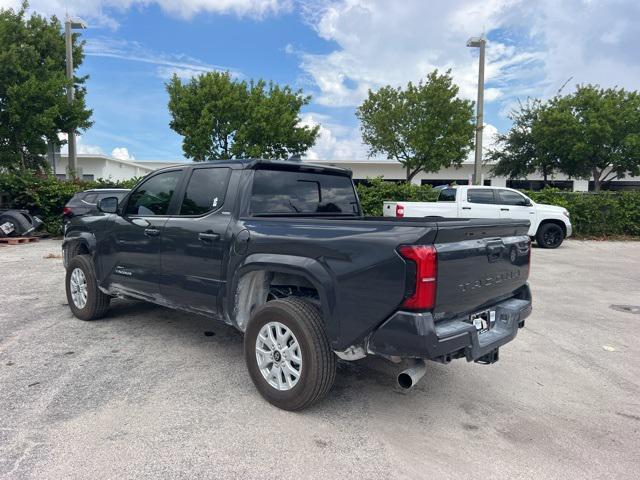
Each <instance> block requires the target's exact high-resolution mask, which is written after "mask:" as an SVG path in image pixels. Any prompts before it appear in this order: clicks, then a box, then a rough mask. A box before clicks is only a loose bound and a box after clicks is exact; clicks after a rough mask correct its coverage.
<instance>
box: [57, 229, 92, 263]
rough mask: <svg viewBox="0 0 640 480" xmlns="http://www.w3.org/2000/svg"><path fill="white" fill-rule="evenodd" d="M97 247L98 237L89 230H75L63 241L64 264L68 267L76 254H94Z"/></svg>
mask: <svg viewBox="0 0 640 480" xmlns="http://www.w3.org/2000/svg"><path fill="white" fill-rule="evenodd" d="M95 249H96V238H95V237H94V236H93V234H91V233H89V232H74V233H73V234H71V235H68V236H66V237H65V239H64V240H63V241H62V253H63V254H64V255H63V259H64V266H65V268H67V266H68V265H69V262H70V261H71V259H72V258H73V257H75V256H76V255H91V256H93V254H94V252H95Z"/></svg>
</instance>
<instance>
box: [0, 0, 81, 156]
mask: <svg viewBox="0 0 640 480" xmlns="http://www.w3.org/2000/svg"><path fill="white" fill-rule="evenodd" d="M27 8H28V4H27V2H24V3H23V4H22V6H21V7H20V9H19V10H17V11H16V10H13V9H8V10H0V45H2V48H0V165H3V166H21V167H23V168H24V167H31V166H35V165H38V164H40V163H41V162H42V155H44V154H45V153H46V151H47V141H49V142H52V143H55V144H58V145H59V144H61V143H62V142H61V141H60V140H59V139H58V133H59V132H67V131H69V130H71V129H73V130H78V129H86V128H88V127H89V126H91V121H90V120H89V119H90V117H91V110H88V109H87V108H86V105H85V93H86V92H85V89H84V87H83V85H84V83H85V81H86V79H87V77H75V78H74V81H73V86H74V88H75V89H76V96H75V99H74V101H73V103H72V104H69V103H68V102H67V97H66V92H67V88H68V87H70V82H69V81H68V80H67V78H66V75H65V42H64V34H63V32H62V25H61V24H60V21H59V20H58V19H57V18H56V17H52V18H50V19H47V18H44V17H42V16H39V15H36V14H33V15H31V16H27V14H26V10H27ZM82 47H83V43H79V42H78V41H77V37H76V36H75V35H74V45H73V59H74V69H75V68H77V67H78V66H79V65H80V64H81V63H82V60H83V53H82Z"/></svg>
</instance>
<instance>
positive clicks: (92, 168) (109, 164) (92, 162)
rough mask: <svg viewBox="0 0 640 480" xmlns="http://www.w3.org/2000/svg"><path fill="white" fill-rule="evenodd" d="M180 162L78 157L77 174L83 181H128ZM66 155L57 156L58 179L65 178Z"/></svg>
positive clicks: (104, 156) (99, 156)
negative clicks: (101, 179) (100, 179)
mask: <svg viewBox="0 0 640 480" xmlns="http://www.w3.org/2000/svg"><path fill="white" fill-rule="evenodd" d="M176 163H180V162H138V161H130V160H120V159H117V158H113V157H109V156H107V155H78V164H77V172H76V173H77V174H78V177H80V178H82V179H83V180H97V179H99V178H104V179H105V180H108V179H111V180H128V179H130V178H133V177H143V176H145V175H147V174H148V173H151V172H153V171H154V170H157V169H158V168H161V167H168V166H170V165H175V164H176ZM68 165H69V164H68V158H67V156H66V155H62V156H57V155H56V162H55V174H56V176H57V177H58V178H66V176H67V168H68Z"/></svg>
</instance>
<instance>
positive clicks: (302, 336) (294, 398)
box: [244, 297, 336, 410]
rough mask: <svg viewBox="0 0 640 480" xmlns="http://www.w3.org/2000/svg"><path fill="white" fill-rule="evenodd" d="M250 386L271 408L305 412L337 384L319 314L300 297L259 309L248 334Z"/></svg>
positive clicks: (246, 342) (285, 299)
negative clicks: (253, 387) (252, 385)
mask: <svg viewBox="0 0 640 480" xmlns="http://www.w3.org/2000/svg"><path fill="white" fill-rule="evenodd" d="M244 355H245V361H246V363H247V368H248V370H249V375H250V376H251V380H253V383H254V385H255V386H256V388H257V389H258V391H259V392H260V394H261V395H262V396H263V397H264V398H265V399H266V400H267V401H269V402H270V403H271V404H273V405H275V406H276V407H278V408H282V409H284V410H302V409H303V408H306V407H308V406H310V405H312V404H313V403H315V402H317V401H318V400H320V399H321V398H322V397H324V396H325V395H326V394H327V392H329V390H331V387H332V386H333V382H334V380H335V375H336V357H335V354H334V353H333V351H332V350H331V347H330V345H329V341H328V339H327V336H326V334H325V331H324V325H323V322H322V317H321V315H320V311H319V310H318V308H317V307H316V306H315V305H314V304H313V303H311V302H309V301H307V300H303V299H299V298H295V297H288V298H284V299H279V300H273V301H271V302H267V303H266V304H264V305H262V306H261V307H259V308H258V309H257V310H256V311H255V313H254V314H253V316H252V317H251V320H250V321H249V325H248V327H247V330H246V332H245V337H244Z"/></svg>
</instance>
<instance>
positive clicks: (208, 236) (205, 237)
mask: <svg viewBox="0 0 640 480" xmlns="http://www.w3.org/2000/svg"><path fill="white" fill-rule="evenodd" d="M198 238H199V239H200V240H202V241H203V242H213V241H214V240H220V234H218V233H213V232H204V233H199V234H198Z"/></svg>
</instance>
